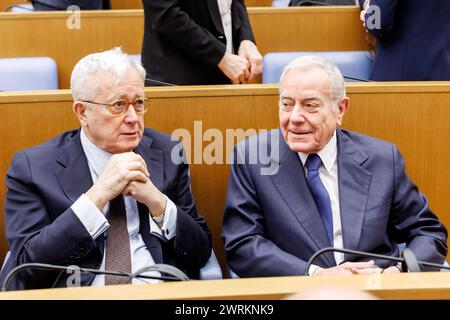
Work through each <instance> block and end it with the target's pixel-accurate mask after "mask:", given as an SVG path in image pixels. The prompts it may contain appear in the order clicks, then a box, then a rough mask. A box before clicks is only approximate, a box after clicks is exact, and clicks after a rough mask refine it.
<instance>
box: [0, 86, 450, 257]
mask: <svg viewBox="0 0 450 320" xmlns="http://www.w3.org/2000/svg"><path fill="white" fill-rule="evenodd" d="M347 88H348V95H349V97H350V100H351V101H350V109H349V111H348V113H347V114H346V116H345V119H344V128H347V129H350V130H354V131H358V132H361V133H365V134H368V135H371V136H374V137H378V138H381V139H384V140H387V141H391V142H393V143H396V144H397V145H398V147H399V149H400V151H401V152H402V154H403V156H404V158H405V161H406V169H407V172H408V174H409V175H410V177H411V178H412V180H413V181H414V182H415V183H416V184H417V185H418V186H419V188H420V189H421V191H422V192H424V193H425V194H426V195H427V197H428V199H429V202H430V205H431V208H432V209H433V210H434V212H436V214H437V215H438V216H439V217H440V219H441V220H442V221H443V223H444V224H445V225H447V226H450V197H449V190H450V187H449V181H450V167H449V166H448V159H450V148H448V141H450V130H449V129H448V128H449V125H448V119H450V82H427V83H420V82H419V83H371V84H356V83H353V84H348V85H347ZM146 95H147V96H148V97H149V98H150V99H151V106H150V110H149V112H148V113H147V114H146V116H145V124H146V125H147V126H150V127H153V128H155V129H157V130H161V131H164V132H166V133H168V134H172V133H173V132H174V130H176V129H180V128H184V129H187V132H189V133H190V134H191V136H192V139H191V141H190V143H188V142H187V141H185V145H186V148H187V151H189V149H191V150H192V152H193V151H194V150H195V145H197V146H200V151H203V150H204V149H205V148H206V147H207V146H208V145H210V143H211V141H208V140H207V139H206V137H204V134H205V133H206V132H207V130H208V129H217V130H214V132H216V133H219V134H222V135H223V137H224V138H225V137H226V132H227V131H226V130H227V129H233V128H241V129H243V130H242V132H241V133H242V134H241V135H240V137H236V139H234V141H240V140H242V139H243V138H244V137H245V134H244V130H245V131H246V130H249V129H254V130H253V133H254V132H257V131H259V130H261V129H265V130H270V129H272V128H276V127H278V109H277V103H278V102H277V101H278V89H277V87H276V86H274V85H241V86H231V85H230V86H198V87H178V88H176V87H172V88H167V87H166V88H147V89H146ZM71 104H72V98H71V96H70V94H69V91H67V90H60V91H49V92H23V93H17V92H16V93H0V114H1V115H2V117H1V118H0V145H1V146H2V152H1V153H0V177H1V179H4V177H5V175H6V171H7V168H8V167H9V164H10V161H11V158H12V156H13V154H14V153H15V152H16V151H17V150H21V149H23V148H26V147H30V146H33V145H36V144H39V143H41V142H43V141H45V140H47V139H50V138H52V137H54V136H56V135H58V134H59V133H61V132H63V131H65V130H69V129H73V128H77V127H78V120H77V119H76V117H75V115H74V114H73V113H72V109H71ZM199 121H201V122H199ZM247 133H248V134H251V133H252V130H250V131H248V132H247ZM234 141H233V140H230V139H227V141H225V142H228V146H227V143H224V146H223V155H224V156H223V159H224V162H226V160H227V159H229V155H228V154H227V153H228V152H229V150H230V148H231V147H232V145H233V144H234ZM430 155H433V156H432V157H430ZM191 160H192V161H191V162H194V160H195V159H194V157H192V158H191ZM197 160H198V159H197ZM199 160H200V161H199V162H198V163H197V164H195V163H193V164H191V177H192V190H193V193H194V196H195V198H196V201H197V207H198V209H199V212H201V213H202V214H203V215H204V216H205V217H206V219H207V221H208V225H209V227H210V229H211V230H212V234H213V243H214V249H215V252H216V254H217V256H218V258H219V261H220V262H221V264H222V266H224V265H225V257H224V254H223V244H222V240H221V237H220V234H221V229H222V227H221V226H222V214H223V209H224V205H225V197H226V188H227V181H228V174H229V166H228V165H227V164H226V163H224V164H214V165H209V164H207V163H205V162H204V161H203V159H202V158H201V157H200V159H199ZM5 193H6V187H5V185H4V183H0V207H2V208H4V204H5V202H4V201H5ZM3 230H4V221H3V217H2V218H1V219H0V260H1V259H2V257H3V256H4V254H5V253H6V251H7V244H6V241H5V236H4V234H3V232H4V231H3Z"/></svg>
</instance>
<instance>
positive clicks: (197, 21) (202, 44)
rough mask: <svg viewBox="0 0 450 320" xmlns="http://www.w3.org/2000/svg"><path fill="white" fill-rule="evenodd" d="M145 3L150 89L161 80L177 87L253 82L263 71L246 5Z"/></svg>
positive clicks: (218, 0)
mask: <svg viewBox="0 0 450 320" xmlns="http://www.w3.org/2000/svg"><path fill="white" fill-rule="evenodd" d="M142 3H143V5H144V14H145V29H144V40H143V44H142V64H143V65H144V67H145V69H146V71H147V77H148V79H147V82H146V85H155V84H158V83H159V82H161V81H162V82H166V83H171V84H177V85H208V84H229V83H233V84H239V83H251V82H254V81H255V80H257V78H258V76H259V75H260V74H261V73H262V56H261V54H260V53H259V51H258V49H257V47H256V45H255V38H254V36H253V32H252V28H251V26H250V21H249V18H248V14H247V9H246V8H245V5H244V1H242V0H184V1H181V0H143V1H142ZM149 79H150V80H149ZM152 80H153V81H152ZM154 80H156V81H154Z"/></svg>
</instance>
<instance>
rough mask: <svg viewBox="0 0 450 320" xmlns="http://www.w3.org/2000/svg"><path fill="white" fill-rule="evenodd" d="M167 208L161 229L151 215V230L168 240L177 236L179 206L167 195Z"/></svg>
mask: <svg viewBox="0 0 450 320" xmlns="http://www.w3.org/2000/svg"><path fill="white" fill-rule="evenodd" d="M164 197H165V198H166V208H165V209H164V213H163V214H164V221H163V224H162V227H161V229H160V228H159V227H158V224H157V223H156V222H155V221H153V219H151V217H150V219H149V220H150V232H151V233H153V234H155V235H159V236H162V237H163V238H164V239H166V240H170V239H172V238H173V237H175V234H176V232H177V206H176V205H175V203H173V202H172V200H170V199H169V198H168V197H167V196H166V195H164Z"/></svg>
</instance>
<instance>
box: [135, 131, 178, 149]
mask: <svg viewBox="0 0 450 320" xmlns="http://www.w3.org/2000/svg"><path fill="white" fill-rule="evenodd" d="M142 139H143V141H145V140H147V141H151V145H152V147H154V148H157V149H162V150H165V149H171V148H173V147H174V146H175V145H177V144H178V143H179V142H180V141H179V139H177V138H176V137H173V136H171V135H169V134H167V133H164V132H161V131H158V130H155V129H152V128H145V129H144V136H143V138H142ZM149 139H150V140H149Z"/></svg>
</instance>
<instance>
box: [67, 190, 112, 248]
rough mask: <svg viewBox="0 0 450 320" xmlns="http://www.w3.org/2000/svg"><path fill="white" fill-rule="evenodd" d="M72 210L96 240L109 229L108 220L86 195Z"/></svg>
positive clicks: (74, 204) (76, 202) (73, 205)
mask: <svg viewBox="0 0 450 320" xmlns="http://www.w3.org/2000/svg"><path fill="white" fill-rule="evenodd" d="M70 208H71V209H72V211H73V212H74V213H75V215H76V216H77V217H78V219H80V221H81V223H82V224H83V226H84V227H85V228H86V230H87V232H89V234H90V235H91V237H92V238H93V239H94V240H95V239H96V238H97V237H98V236H99V235H101V234H102V233H103V232H105V231H106V230H107V229H108V228H109V223H108V220H107V219H106V218H105V216H104V215H103V213H102V212H101V211H100V210H98V208H97V207H96V206H95V205H94V203H93V202H92V201H91V200H90V199H89V198H88V197H87V196H86V195H85V194H84V193H83V194H82V195H81V196H80V197H79V198H78V199H77V201H75V202H74V203H73V204H72V206H71V207H70Z"/></svg>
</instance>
